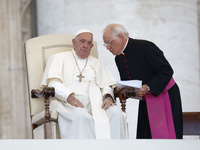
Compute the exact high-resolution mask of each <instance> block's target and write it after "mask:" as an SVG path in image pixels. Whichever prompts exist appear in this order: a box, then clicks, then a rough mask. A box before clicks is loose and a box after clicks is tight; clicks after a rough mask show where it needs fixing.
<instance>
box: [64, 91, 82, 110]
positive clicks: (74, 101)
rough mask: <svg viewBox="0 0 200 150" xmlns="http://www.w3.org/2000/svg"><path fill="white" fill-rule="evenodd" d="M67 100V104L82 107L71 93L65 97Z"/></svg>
mask: <svg viewBox="0 0 200 150" xmlns="http://www.w3.org/2000/svg"><path fill="white" fill-rule="evenodd" d="M67 102H68V103H69V104H71V105H72V106H74V107H81V108H84V106H83V104H82V103H81V102H80V101H79V100H78V99H76V98H75V97H73V94H70V95H69V96H68V98H67Z"/></svg>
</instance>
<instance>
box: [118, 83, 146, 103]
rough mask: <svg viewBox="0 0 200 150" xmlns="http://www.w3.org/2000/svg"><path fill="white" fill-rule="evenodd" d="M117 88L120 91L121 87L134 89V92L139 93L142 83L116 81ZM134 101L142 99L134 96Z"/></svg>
mask: <svg viewBox="0 0 200 150" xmlns="http://www.w3.org/2000/svg"><path fill="white" fill-rule="evenodd" d="M117 85H118V87H119V88H120V89H121V88H123V87H134V88H135V92H139V91H140V89H141V87H142V81H141V80H127V81H118V83H117ZM134 99H140V100H141V99H142V97H137V96H135V97H134Z"/></svg>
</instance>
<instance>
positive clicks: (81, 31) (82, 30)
mask: <svg viewBox="0 0 200 150" xmlns="http://www.w3.org/2000/svg"><path fill="white" fill-rule="evenodd" d="M85 32H89V33H91V34H92V35H93V33H92V32H91V31H90V30H88V29H80V30H78V31H77V32H76V34H75V37H76V36H77V35H79V34H81V33H85Z"/></svg>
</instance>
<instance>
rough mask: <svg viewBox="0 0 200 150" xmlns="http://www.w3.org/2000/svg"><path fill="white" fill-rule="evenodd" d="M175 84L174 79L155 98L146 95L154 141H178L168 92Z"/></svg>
mask: <svg viewBox="0 0 200 150" xmlns="http://www.w3.org/2000/svg"><path fill="white" fill-rule="evenodd" d="M174 84H175V81H174V79H173V78H172V79H171V80H170V81H169V83H168V85H167V86H166V88H165V89H164V91H163V92H162V93H161V94H160V95H159V96H158V97H155V96H153V95H152V94H146V95H145V98H146V103H147V111H148V115H149V123H150V129H151V136H152V139H176V134H175V129H174V121H173V116H172V110H171V103H170V99H169V94H168V90H169V89H170V88H171V87H172V86H173V85H174Z"/></svg>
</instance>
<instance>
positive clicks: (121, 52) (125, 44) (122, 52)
mask: <svg viewBox="0 0 200 150" xmlns="http://www.w3.org/2000/svg"><path fill="white" fill-rule="evenodd" d="M128 41H129V38H128V39H127V41H126V44H125V46H124V48H123V50H122V52H121V54H122V55H124V50H125V48H126V46H127V44H128Z"/></svg>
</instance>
